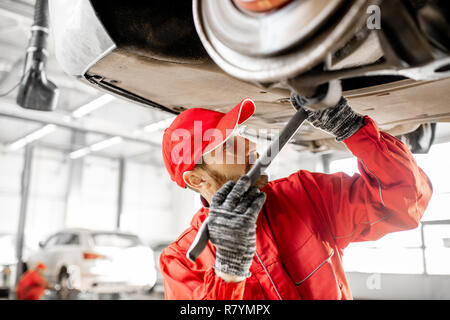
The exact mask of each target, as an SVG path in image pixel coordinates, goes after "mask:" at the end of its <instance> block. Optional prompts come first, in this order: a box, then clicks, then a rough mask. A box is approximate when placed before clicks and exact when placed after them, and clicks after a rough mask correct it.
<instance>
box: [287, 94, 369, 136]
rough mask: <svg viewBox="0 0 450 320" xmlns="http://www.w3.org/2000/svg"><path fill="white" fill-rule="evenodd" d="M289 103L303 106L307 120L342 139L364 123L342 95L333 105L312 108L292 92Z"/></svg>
mask: <svg viewBox="0 0 450 320" xmlns="http://www.w3.org/2000/svg"><path fill="white" fill-rule="evenodd" d="M291 103H292V104H293V105H294V106H295V107H296V108H298V107H304V108H305V110H306V111H307V112H308V114H309V115H308V121H309V122H310V123H311V124H312V125H313V126H314V127H316V128H320V129H322V130H325V131H327V132H329V133H331V134H332V135H334V136H335V137H336V141H342V140H345V139H347V138H349V137H350V136H352V135H353V134H354V133H355V132H356V131H358V129H359V128H361V126H362V125H363V124H364V118H363V116H361V115H360V114H358V113H356V112H355V111H353V109H352V108H351V107H350V106H349V105H348V104H347V99H345V98H344V97H342V98H341V100H340V101H339V102H338V104H337V105H336V106H334V107H330V108H326V109H322V110H317V111H316V110H312V109H309V108H308V106H307V100H306V99H305V98H304V97H302V96H301V95H298V94H296V93H293V94H292V95H291Z"/></svg>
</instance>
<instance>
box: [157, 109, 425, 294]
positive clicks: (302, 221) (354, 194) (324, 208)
mask: <svg viewBox="0 0 450 320" xmlns="http://www.w3.org/2000/svg"><path fill="white" fill-rule="evenodd" d="M364 120H365V124H364V126H363V127H361V128H360V129H359V130H358V131H357V132H356V133H355V134H353V135H352V136H351V137H350V138H348V139H346V140H345V141H344V143H345V144H346V146H347V147H348V149H349V150H350V151H351V152H352V153H353V155H355V156H356V157H357V158H358V169H359V172H360V174H354V175H353V176H348V175H346V174H344V173H341V172H340V173H334V174H323V173H312V172H308V171H305V170H300V171H298V172H296V173H294V174H292V175H290V176H289V177H287V178H283V179H279V180H275V181H272V182H270V183H269V184H268V185H267V186H265V187H264V188H263V189H262V191H264V192H265V193H266V194H267V199H266V202H265V204H264V207H263V208H262V210H261V212H260V214H259V217H258V220H257V236H256V239H257V240H256V254H255V256H254V259H253V262H252V265H251V267H250V272H251V276H250V277H249V278H247V279H246V280H244V281H241V282H239V283H231V282H225V281H224V280H222V279H221V278H219V277H218V276H216V275H215V272H214V269H213V265H214V261H215V248H214V246H213V245H212V244H211V243H208V246H207V248H206V249H205V250H204V251H203V253H202V254H201V255H200V256H199V258H198V259H197V261H196V262H195V264H194V263H191V262H190V261H189V260H188V259H187V258H186V256H185V255H186V251H187V250H188V248H189V246H190V245H191V243H192V241H193V240H194V238H195V235H196V234H197V231H198V229H199V227H200V225H201V224H202V222H203V221H204V220H205V218H206V217H207V215H208V209H207V208H202V209H200V210H199V211H198V212H197V214H196V215H195V216H194V218H193V219H192V222H191V226H190V228H188V229H187V230H186V231H184V232H183V233H182V234H181V235H180V236H179V237H178V239H177V240H176V241H175V242H174V243H172V244H171V245H170V246H169V247H168V248H166V249H164V251H163V252H162V254H161V256H160V267H161V272H162V274H163V279H164V289H165V297H166V299H225V300H232V299H253V300H256V299H290V300H293V299H351V298H352V295H351V292H350V288H349V285H348V282H347V279H346V276H345V272H344V269H343V265H342V257H343V249H344V248H345V247H346V246H347V245H348V244H349V243H350V242H354V241H367V240H377V239H379V238H380V237H382V236H383V235H385V234H387V233H390V232H395V231H401V230H408V229H413V228H416V227H417V226H418V224H419V221H420V219H421V217H422V215H423V213H424V211H425V208H426V207H427V204H428V202H429V200H430V198H431V194H432V186H431V183H430V181H429V180H428V177H427V176H426V175H425V173H424V172H423V171H422V170H421V169H420V168H419V167H418V166H417V164H416V162H415V160H414V158H413V156H412V154H411V152H410V151H409V149H408V148H407V147H406V146H405V145H404V144H403V143H402V142H400V141H399V140H397V139H396V138H394V137H392V136H391V135H389V134H387V133H384V132H380V131H379V129H378V127H377V125H376V124H375V122H374V121H373V120H372V119H370V118H369V117H365V118H364Z"/></svg>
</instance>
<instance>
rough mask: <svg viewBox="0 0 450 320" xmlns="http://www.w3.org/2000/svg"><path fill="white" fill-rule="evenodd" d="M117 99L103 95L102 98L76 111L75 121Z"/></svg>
mask: <svg viewBox="0 0 450 320" xmlns="http://www.w3.org/2000/svg"><path fill="white" fill-rule="evenodd" d="M114 99H115V98H114V97H113V96H112V95H109V94H105V95H102V96H101V97H99V98H97V99H95V100H92V101H91V102H89V103H87V104H85V105H83V106H81V107H79V108H78V109H76V110H75V111H73V112H72V117H73V118H75V119H79V118H82V117H84V116H86V115H88V114H89V113H91V112H93V111H95V110H97V109H99V108H101V107H103V106H104V105H106V104H108V103H110V102H111V101H113V100H114Z"/></svg>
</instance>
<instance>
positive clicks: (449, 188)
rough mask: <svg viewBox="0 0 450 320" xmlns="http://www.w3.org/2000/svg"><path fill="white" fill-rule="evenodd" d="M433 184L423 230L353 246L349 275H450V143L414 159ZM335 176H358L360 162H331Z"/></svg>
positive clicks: (347, 261)
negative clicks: (356, 174)
mask: <svg viewBox="0 0 450 320" xmlns="http://www.w3.org/2000/svg"><path fill="white" fill-rule="evenodd" d="M414 158H415V159H416V162H417V164H418V165H419V167H420V168H421V169H422V170H423V171H424V172H425V173H426V174H427V176H428V177H429V179H430V181H431V183H432V184H433V196H432V198H431V200H430V202H429V204H428V207H427V209H426V211H425V214H424V216H423V218H422V221H421V225H420V226H419V228H416V229H413V230H408V231H400V232H395V233H390V234H387V235H386V236H384V237H382V238H381V239H379V240H377V241H368V242H358V243H351V244H350V245H349V246H348V247H347V248H346V250H345V251H344V258H343V262H344V269H345V270H346V271H357V272H368V273H373V272H375V273H378V272H379V273H402V274H422V273H425V274H450V220H449V219H450V213H449V209H448V208H450V179H448V177H450V166H448V159H449V158H450V143H442V144H436V145H433V146H432V147H431V149H430V152H429V153H428V154H423V155H414ZM330 171H331V172H339V171H342V172H345V173H346V174H348V175H350V176H351V175H353V174H354V173H358V168H357V160H356V158H354V157H352V158H347V159H341V160H336V161H333V162H331V164H330Z"/></svg>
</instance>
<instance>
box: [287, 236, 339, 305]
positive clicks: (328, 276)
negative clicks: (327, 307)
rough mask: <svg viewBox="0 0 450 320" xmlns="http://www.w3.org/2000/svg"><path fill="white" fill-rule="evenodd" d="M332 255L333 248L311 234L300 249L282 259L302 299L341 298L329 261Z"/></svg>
mask: <svg viewBox="0 0 450 320" xmlns="http://www.w3.org/2000/svg"><path fill="white" fill-rule="evenodd" d="M333 255H334V249H333V248H330V247H329V246H328V244H327V243H325V242H322V241H320V240H318V239H317V238H316V237H315V236H314V235H313V236H311V237H310V238H309V239H308V241H307V242H306V243H305V244H304V245H303V246H302V247H301V248H300V249H298V250H297V251H295V252H294V253H292V254H291V255H289V256H288V257H286V258H284V259H283V264H284V266H285V268H286V270H287V272H288V273H289V275H290V277H291V279H292V281H293V282H294V283H295V286H296V288H297V290H298V292H299V293H300V295H301V296H302V297H303V299H307V300H315V299H317V300H335V299H341V297H342V294H341V290H340V288H339V284H338V281H337V279H336V274H335V272H334V268H333V265H332V262H331V258H332V257H333Z"/></svg>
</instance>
